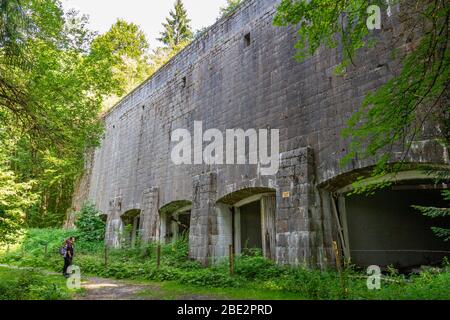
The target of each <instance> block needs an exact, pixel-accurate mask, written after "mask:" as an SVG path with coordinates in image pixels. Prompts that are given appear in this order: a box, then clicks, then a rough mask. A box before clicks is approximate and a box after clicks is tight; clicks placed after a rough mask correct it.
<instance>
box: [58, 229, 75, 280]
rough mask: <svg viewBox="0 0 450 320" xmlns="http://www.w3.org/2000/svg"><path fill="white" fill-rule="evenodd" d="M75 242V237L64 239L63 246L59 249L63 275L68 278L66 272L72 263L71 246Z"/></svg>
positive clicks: (72, 253)
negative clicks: (62, 261) (62, 259)
mask: <svg viewBox="0 0 450 320" xmlns="http://www.w3.org/2000/svg"><path fill="white" fill-rule="evenodd" d="M74 244H75V237H70V238H69V239H67V240H66V241H64V244H63V246H62V247H61V249H60V253H61V256H62V257H63V258H64V268H63V275H64V277H66V278H68V277H69V276H70V275H69V274H68V273H67V269H68V268H69V266H70V265H71V264H72V260H73V255H74V252H73V246H74Z"/></svg>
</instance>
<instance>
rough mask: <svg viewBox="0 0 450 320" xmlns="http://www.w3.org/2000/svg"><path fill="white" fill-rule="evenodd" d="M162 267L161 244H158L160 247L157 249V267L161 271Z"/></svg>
mask: <svg viewBox="0 0 450 320" xmlns="http://www.w3.org/2000/svg"><path fill="white" fill-rule="evenodd" d="M160 266H161V244H160V243H158V246H157V247H156V267H157V268H158V269H159V267H160Z"/></svg>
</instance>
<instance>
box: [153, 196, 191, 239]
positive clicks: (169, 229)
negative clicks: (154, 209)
mask: <svg viewBox="0 0 450 320" xmlns="http://www.w3.org/2000/svg"><path fill="white" fill-rule="evenodd" d="M191 210H192V202H191V201H189V200H181V201H174V202H171V203H169V204H167V205H165V206H163V207H162V208H161V209H159V213H160V221H161V223H160V241H161V242H162V243H171V242H173V241H176V240H178V239H180V238H188V237H189V230H190V226H191Z"/></svg>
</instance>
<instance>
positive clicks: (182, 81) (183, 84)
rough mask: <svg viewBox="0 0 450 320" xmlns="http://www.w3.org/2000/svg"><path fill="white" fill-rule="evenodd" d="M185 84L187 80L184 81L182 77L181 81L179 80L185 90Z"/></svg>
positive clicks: (184, 78)
mask: <svg viewBox="0 0 450 320" xmlns="http://www.w3.org/2000/svg"><path fill="white" fill-rule="evenodd" d="M186 83H187V79H186V77H183V79H181V86H182V87H183V88H186Z"/></svg>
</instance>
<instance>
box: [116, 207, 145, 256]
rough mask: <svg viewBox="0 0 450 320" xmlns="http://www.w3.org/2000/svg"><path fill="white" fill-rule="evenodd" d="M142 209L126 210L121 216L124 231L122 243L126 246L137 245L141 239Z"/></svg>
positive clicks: (132, 246)
mask: <svg viewBox="0 0 450 320" xmlns="http://www.w3.org/2000/svg"><path fill="white" fill-rule="evenodd" d="M140 217H141V210H138V209H132V210H128V211H127V212H125V213H124V214H123V215H122V216H121V217H120V218H121V220H122V226H123V229H122V233H121V239H120V243H121V246H125V247H131V248H134V247H136V245H137V243H138V241H139V240H140V231H139V225H140V219H141V218H140Z"/></svg>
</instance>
